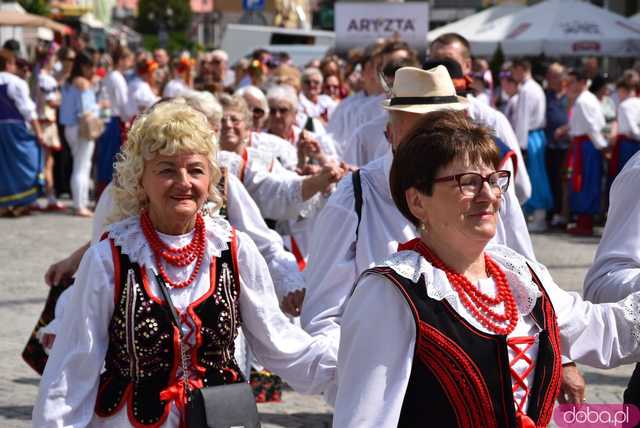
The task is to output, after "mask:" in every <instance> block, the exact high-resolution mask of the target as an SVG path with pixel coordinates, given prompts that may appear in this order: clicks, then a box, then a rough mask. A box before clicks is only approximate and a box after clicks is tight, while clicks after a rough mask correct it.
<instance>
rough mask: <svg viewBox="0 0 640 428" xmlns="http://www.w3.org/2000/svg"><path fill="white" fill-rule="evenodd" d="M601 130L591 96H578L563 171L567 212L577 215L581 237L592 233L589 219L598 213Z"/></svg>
mask: <svg viewBox="0 0 640 428" xmlns="http://www.w3.org/2000/svg"><path fill="white" fill-rule="evenodd" d="M604 126H605V118H604V114H603V113H602V107H601V106H600V101H598V98H596V96H595V95H593V94H592V93H591V92H589V91H584V92H582V93H581V94H580V95H579V96H578V97H577V98H576V101H575V103H574V104H573V108H572V109H571V113H570V116H569V136H570V137H571V144H570V146H569V155H568V160H567V169H568V174H569V176H570V181H569V204H570V208H571V212H572V213H574V214H577V215H578V225H577V228H578V229H579V230H582V231H584V232H585V233H590V231H591V230H592V229H593V215H594V214H598V213H599V212H600V194H601V181H602V153H601V150H602V149H604V148H605V147H607V140H606V139H605V138H604V136H603V135H602V129H603V128H604Z"/></svg>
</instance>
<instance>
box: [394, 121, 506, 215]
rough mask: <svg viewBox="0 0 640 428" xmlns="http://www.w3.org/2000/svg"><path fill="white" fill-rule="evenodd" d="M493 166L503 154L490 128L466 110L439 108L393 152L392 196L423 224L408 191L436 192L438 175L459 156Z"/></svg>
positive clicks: (496, 165)
mask: <svg viewBox="0 0 640 428" xmlns="http://www.w3.org/2000/svg"><path fill="white" fill-rule="evenodd" d="M464 158H466V159H468V161H469V162H470V163H472V164H480V163H483V164H485V165H488V166H492V167H494V168H498V165H499V164H500V154H499V151H498V147H497V146H496V144H495V141H494V137H493V135H492V133H491V131H489V130H488V129H487V128H485V127H483V126H480V125H478V124H477V123H476V122H474V121H473V120H471V119H469V118H468V117H467V116H466V114H465V112H461V111H454V110H439V111H435V112H432V113H428V114H425V115H424V116H423V118H422V119H420V122H418V124H417V125H416V127H415V128H414V129H413V131H412V132H410V133H409V136H408V137H407V138H405V139H404V140H403V141H402V142H401V143H400V145H399V146H398V149H397V151H396V153H395V155H394V158H393V163H392V165H391V172H390V174H389V184H390V187H391V195H392V196H393V201H394V202H395V204H396V206H397V207H398V209H399V210H400V212H401V213H402V215H404V216H405V217H406V218H407V219H408V220H409V221H410V222H411V223H413V224H414V225H415V226H418V225H419V224H420V220H418V219H417V218H416V217H415V216H414V215H413V214H412V213H411V210H410V209H409V205H408V204H407V199H406V197H405V192H406V190H407V189H410V188H412V187H414V188H416V189H417V190H418V191H420V192H421V193H423V194H425V195H428V196H430V195H432V194H433V184H434V180H435V179H436V174H438V173H439V171H440V170H441V169H442V168H445V167H446V166H447V165H449V164H450V163H451V162H454V161H455V160H457V159H464Z"/></svg>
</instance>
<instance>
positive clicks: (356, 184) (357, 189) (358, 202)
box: [351, 169, 363, 241]
mask: <svg viewBox="0 0 640 428" xmlns="http://www.w3.org/2000/svg"><path fill="white" fill-rule="evenodd" d="M351 181H352V183H353V196H354V198H355V207H354V208H355V210H356V214H357V216H358V225H357V226H356V241H357V240H358V231H359V229H360V220H362V203H363V200H362V179H361V177H360V170H359V169H358V170H356V171H354V172H353V174H351Z"/></svg>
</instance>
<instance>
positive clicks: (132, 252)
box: [107, 213, 232, 267]
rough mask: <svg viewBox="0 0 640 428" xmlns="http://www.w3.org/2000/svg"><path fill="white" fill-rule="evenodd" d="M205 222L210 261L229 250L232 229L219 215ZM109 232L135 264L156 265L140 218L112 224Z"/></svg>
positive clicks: (207, 254)
mask: <svg viewBox="0 0 640 428" xmlns="http://www.w3.org/2000/svg"><path fill="white" fill-rule="evenodd" d="M204 221H205V228H206V231H207V243H208V245H207V248H206V250H205V259H206V260H208V259H211V258H212V257H219V256H220V254H221V253H222V251H224V250H226V249H228V248H229V245H228V243H229V242H230V241H231V233H232V228H231V225H230V224H229V222H227V221H226V220H225V219H224V218H222V217H221V216H220V215H218V214H217V213H216V214H212V215H206V216H205V217H204ZM107 231H108V233H109V237H110V238H113V240H114V242H115V244H116V245H117V246H118V247H120V248H121V251H122V253H123V254H126V255H127V256H129V259H130V260H131V261H132V262H133V263H138V264H139V265H144V266H147V267H150V266H153V265H154V259H153V253H152V251H151V247H150V246H149V244H148V243H147V239H146V238H145V236H144V233H143V231H142V227H141V226H140V217H139V216H133V217H129V218H126V219H124V220H122V221H119V222H117V223H114V224H111V225H109V226H108V227H107ZM192 234H193V232H191V233H188V234H185V235H180V237H178V238H179V239H183V238H189V237H190V236H191V235H192ZM165 236H166V235H165ZM160 237H161V238H162V237H163V235H162V234H160Z"/></svg>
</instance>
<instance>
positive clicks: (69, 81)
mask: <svg viewBox="0 0 640 428" xmlns="http://www.w3.org/2000/svg"><path fill="white" fill-rule="evenodd" d="M75 43H76V44H77V46H74V47H73V48H71V47H57V46H55V45H54V44H50V43H42V44H41V45H39V46H38V48H37V50H36V61H35V63H34V64H33V65H32V66H31V67H26V70H27V71H24V69H25V67H22V68H20V67H18V63H19V62H20V61H21V60H20V58H19V54H18V52H19V46H18V48H17V49H16V46H15V43H9V44H6V45H5V47H4V48H3V49H2V50H1V51H0V137H1V138H0V139H1V140H2V143H1V144H0V150H2V153H3V156H1V157H0V165H1V166H2V168H1V169H0V179H1V180H0V182H1V183H2V184H0V210H2V211H1V213H2V215H4V216H14V217H15V216H21V215H25V214H28V213H29V211H31V210H33V209H38V210H42V209H44V210H61V209H64V207H63V205H62V204H61V203H60V201H59V200H58V196H59V195H60V194H62V193H70V195H71V197H72V213H73V214H74V215H78V216H83V217H93V233H92V237H91V239H90V240H89V239H88V242H87V243H86V244H85V245H83V246H82V247H80V248H78V250H76V251H75V252H74V253H73V254H71V255H69V256H68V257H66V258H64V259H63V260H61V261H60V262H57V263H55V264H54V265H52V266H51V267H50V268H49V270H48V271H47V273H46V276H45V278H46V281H47V283H48V284H49V285H51V286H52V287H54V288H59V289H60V290H61V289H64V292H63V293H62V294H61V295H60V296H59V298H58V299H57V302H56V304H55V313H54V314H49V315H48V317H47V319H46V320H41V322H40V323H39V327H38V328H37V329H36V331H34V334H33V337H32V341H30V345H29V346H28V347H27V351H26V352H25V359H26V360H27V361H28V362H29V363H30V364H31V365H32V366H33V367H34V368H36V369H37V370H38V371H40V372H42V375H43V377H42V381H41V384H40V392H39V396H38V400H37V402H36V405H35V407H34V414H33V418H34V419H33V420H34V426H38V427H40V426H42V427H46V426H59V425H65V426H66V425H73V426H123V427H124V426H136V427H140V426H154V427H156V426H166V427H174V426H175V427H177V426H184V424H185V413H186V404H187V403H186V397H187V396H188V395H189V393H190V391H191V390H193V389H197V388H203V387H210V386H214V385H223V384H229V383H236V382H242V381H245V380H248V379H249V378H250V377H251V373H252V371H254V372H255V369H262V368H266V369H268V370H269V371H270V372H273V373H274V374H276V375H278V376H281V377H282V378H283V379H284V380H285V381H286V382H287V383H288V384H289V385H291V386H292V387H293V388H294V389H296V390H299V391H302V392H306V393H322V394H324V397H325V399H326V400H327V401H328V402H329V403H330V404H331V405H334V406H335V416H334V426H336V427H393V426H407V427H413V426H422V425H423V421H424V418H426V417H428V418H429V420H430V421H434V424H435V425H438V426H478V425H479V424H480V423H481V424H482V425H483V426H484V425H485V424H486V425H487V426H546V425H547V424H548V423H549V421H550V419H551V412H552V409H553V406H554V402H555V400H556V398H558V399H559V400H563V401H569V402H572V403H580V402H582V401H583V397H584V381H583V380H582V378H581V375H580V373H579V371H578V370H577V369H576V368H575V364H574V363H573V361H576V362H579V363H583V364H587V365H592V366H596V367H613V366H616V365H619V364H628V363H632V362H637V361H639V360H640V339H639V337H640V335H639V334H638V331H640V321H638V319H639V317H638V315H637V312H638V308H640V306H639V301H640V296H639V295H636V292H637V290H638V287H639V286H640V280H639V278H640V273H639V272H640V257H638V253H639V251H640V244H638V242H639V241H640V227H638V224H637V220H635V223H634V220H633V219H632V220H629V221H625V219H624V215H623V214H622V212H625V211H628V212H633V210H634V209H635V210H636V212H637V210H638V209H640V207H639V205H640V204H639V203H638V198H630V197H624V196H623V194H625V192H627V193H628V192H632V191H633V190H631V189H633V180H634V179H633V177H637V174H638V168H639V167H640V157H639V156H640V155H636V156H635V157H634V154H635V153H636V152H637V151H638V150H639V149H640V128H639V126H640V101H639V100H638V97H637V93H638V91H639V90H640V75H639V74H638V72H637V71H635V70H627V71H625V72H624V73H623V74H622V76H621V77H620V79H619V80H617V81H616V82H615V93H612V94H609V93H608V90H609V87H610V82H609V81H608V80H607V79H606V78H605V77H603V75H602V74H600V73H599V71H598V68H597V62H596V64H595V67H594V63H593V59H591V58H589V59H586V60H585V61H583V64H582V66H581V67H578V68H572V69H570V68H567V67H564V66H563V65H561V64H559V63H552V64H549V65H548V67H547V68H546V74H545V76H544V79H543V80H541V81H538V80H536V79H535V77H537V76H534V73H533V70H532V69H533V67H532V64H531V62H529V61H528V60H527V59H515V60H514V61H512V62H509V63H506V64H504V65H503V66H502V69H501V71H500V73H499V75H497V76H495V78H494V77H493V75H492V73H491V71H490V70H489V67H488V64H487V62H486V61H485V60H482V59H478V58H473V56H472V52H471V51H470V47H469V44H468V42H467V41H466V40H465V39H464V38H463V37H461V36H460V35H458V34H453V33H450V34H445V35H442V36H440V37H439V38H438V39H436V40H435V41H433V42H432V44H431V46H430V47H429V52H428V55H427V59H426V61H425V62H423V63H422V64H420V62H419V55H418V53H417V52H415V51H414V50H413V49H412V48H411V47H409V45H407V44H406V43H405V42H403V41H401V40H395V39H394V40H381V41H379V42H377V43H374V44H372V45H370V46H367V47H366V48H364V49H362V50H360V51H358V52H357V53H355V54H353V55H352V56H350V57H349V58H346V59H345V58H340V57H338V56H335V55H328V56H326V57H324V58H322V59H318V60H316V61H312V62H311V63H310V64H307V65H306V66H305V67H303V68H298V67H296V66H294V65H293V64H292V62H291V59H290V58H289V57H288V56H287V55H286V54H276V53H271V52H268V51H266V50H264V49H258V50H256V51H254V52H253V53H252V54H251V55H250V56H249V57H248V58H246V59H243V60H240V61H239V62H238V63H237V64H233V66H231V64H229V61H228V56H227V54H226V53H225V52H224V51H221V50H215V51H212V52H206V53H203V54H199V55H198V56H196V57H193V56H191V55H190V54H189V53H186V52H183V53H178V54H176V55H174V57H170V56H169V55H168V54H167V52H166V51H164V50H162V49H158V50H156V51H154V52H146V51H138V52H132V51H130V50H129V49H127V48H126V47H122V46H118V47H116V48H115V49H113V51H112V52H109V53H108V54H105V53H100V52H98V51H96V50H94V49H92V48H91V47H90V46H86V45H83V44H84V43H83V38H82V37H79V38H78V40H77V41H76V42H75ZM20 70H22V71H20ZM65 151H68V153H70V159H65V157H64V156H62V154H63V153H64V152H65ZM69 161H70V162H69ZM627 163H629V165H627V166H626V167H625V165H626V164H627ZM618 174H620V178H619V179H617V180H616V179H615V178H616V176H617V175H618ZM630 176H631V178H629V177H630ZM623 177H624V181H623ZM67 181H68V182H69V183H70V185H68V188H66V187H65V186H66V185H67V184H66V182H67ZM635 182H636V183H637V182H638V181H637V180H635ZM612 183H614V184H613V187H612V193H611V195H612V196H611V199H609V198H607V197H605V196H603V195H608V194H609V188H610V187H611V185H612ZM42 192H44V195H45V196H46V198H47V201H46V204H45V205H44V206H41V205H38V202H37V198H38V197H39V196H41V195H42V194H43V193H42ZM614 196H615V197H614ZM92 199H94V200H95V206H94V204H93V203H92ZM609 203H610V204H611V207H610V208H609ZM629 204H631V205H629ZM634 204H635V205H634ZM607 210H608V211H609V219H617V220H615V223H614V224H612V222H611V221H608V222H607V224H606V228H605V234H604V238H603V243H602V246H603V247H604V246H606V250H599V252H598V255H597V263H595V264H594V268H593V269H592V271H591V272H590V273H589V275H590V276H589V277H588V278H587V284H588V285H589V290H590V294H589V293H588V294H587V297H589V299H592V300H593V301H594V302H597V303H603V302H617V303H609V304H596V303H591V302H588V301H585V300H583V299H582V298H581V297H580V296H578V295H577V294H575V293H567V292H566V291H564V290H562V288H561V287H559V286H558V285H556V284H555V282H554V281H553V279H552V277H551V275H550V274H549V272H548V271H547V270H546V268H545V267H544V266H542V265H541V264H539V263H537V262H536V255H535V252H534V249H533V245H532V243H531V237H530V232H531V233H532V232H542V231H545V230H547V228H548V227H550V226H551V227H562V228H564V230H566V231H567V232H568V233H570V234H575V235H584V236H587V235H592V234H593V228H594V222H595V221H600V220H603V219H604V218H605V216H604V213H606V212H607ZM620 216H623V217H622V218H621V217H620ZM636 217H637V216H636ZM612 253H614V254H616V257H613V258H611V257H610V256H611V254H612ZM596 267H597V269H596ZM617 271H623V272H620V275H619V276H615V275H614V274H615V273H616V272H617ZM72 277H73V278H74V281H73V284H71V281H70V279H71V278H72ZM605 282H606V283H605ZM603 287H605V288H606V289H607V290H610V289H613V290H615V291H613V292H604V291H603ZM165 288H166V289H167V290H166V294H165ZM167 299H170V300H171V302H172V305H175V307H176V308H177V310H178V320H176V321H175V322H176V323H178V324H179V328H175V329H174V327H173V324H172V318H171V314H170V311H169V310H168V305H167V301H166V300H167ZM45 312H47V311H45ZM54 315H55V316H54ZM45 324H46V325H45ZM32 342H33V343H32ZM637 372H638V375H637V377H638V379H637V380H635V381H634V380H632V383H633V382H635V383H637V384H638V385H640V369H638V370H637ZM271 382H272V383H273V380H272V381H271ZM631 386H632V385H630V389H629V390H630V391H632V388H631ZM638 390H640V388H638V387H637V386H636V389H635V390H634V391H635V393H631V392H630V393H629V401H630V402H636V403H638V402H640V393H638V392H637V391H638ZM424 391H429V400H424Z"/></svg>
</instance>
